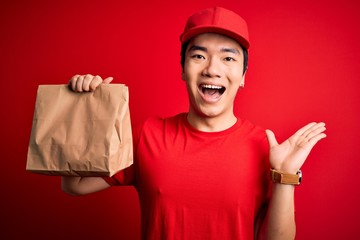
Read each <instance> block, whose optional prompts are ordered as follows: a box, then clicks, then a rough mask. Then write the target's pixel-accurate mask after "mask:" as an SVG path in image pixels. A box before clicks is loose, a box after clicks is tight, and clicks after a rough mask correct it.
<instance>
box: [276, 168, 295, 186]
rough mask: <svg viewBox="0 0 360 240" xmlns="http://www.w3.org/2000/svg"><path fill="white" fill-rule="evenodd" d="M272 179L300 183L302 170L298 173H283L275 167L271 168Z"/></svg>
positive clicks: (291, 183)
mask: <svg viewBox="0 0 360 240" xmlns="http://www.w3.org/2000/svg"><path fill="white" fill-rule="evenodd" d="M270 176H271V180H272V181H273V182H275V183H281V184H289V185H300V183H301V178H302V172H301V170H299V171H298V172H297V173H296V174H289V173H283V172H280V171H278V170H275V169H270Z"/></svg>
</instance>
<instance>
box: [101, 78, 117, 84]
mask: <svg viewBox="0 0 360 240" xmlns="http://www.w3.org/2000/svg"><path fill="white" fill-rule="evenodd" d="M113 79H114V78H113V77H107V78H105V79H104V81H103V83H105V84H108V83H111V81H112V80H113Z"/></svg>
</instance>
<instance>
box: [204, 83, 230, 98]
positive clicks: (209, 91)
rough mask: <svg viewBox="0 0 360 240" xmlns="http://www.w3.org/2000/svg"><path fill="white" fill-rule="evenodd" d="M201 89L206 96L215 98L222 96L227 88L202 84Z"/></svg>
mask: <svg viewBox="0 0 360 240" xmlns="http://www.w3.org/2000/svg"><path fill="white" fill-rule="evenodd" d="M200 89H201V91H202V93H203V94H204V95H209V96H214V95H218V96H221V95H222V94H223V93H224V92H225V90H226V88H225V87H222V86H217V85H209V84H201V85H200Z"/></svg>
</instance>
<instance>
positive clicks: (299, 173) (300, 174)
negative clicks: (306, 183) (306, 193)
mask: <svg viewBox="0 0 360 240" xmlns="http://www.w3.org/2000/svg"><path fill="white" fill-rule="evenodd" d="M296 175H298V176H299V184H300V183H301V179H302V172H301V170H299V171H297V173H296Z"/></svg>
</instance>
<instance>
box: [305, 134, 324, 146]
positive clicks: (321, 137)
mask: <svg viewBox="0 0 360 240" xmlns="http://www.w3.org/2000/svg"><path fill="white" fill-rule="evenodd" d="M326 137H327V136H326V134H325V133H321V134H318V135H316V136H314V137H313V138H311V139H310V140H309V143H310V144H311V145H312V146H314V145H315V144H316V143H317V142H319V141H320V140H321V139H324V138H326Z"/></svg>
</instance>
